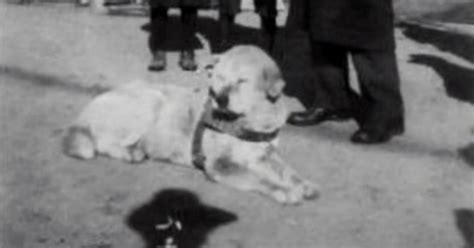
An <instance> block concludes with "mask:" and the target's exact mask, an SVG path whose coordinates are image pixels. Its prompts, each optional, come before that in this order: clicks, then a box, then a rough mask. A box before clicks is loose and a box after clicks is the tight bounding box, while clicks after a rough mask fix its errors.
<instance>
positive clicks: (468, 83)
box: [410, 43, 474, 104]
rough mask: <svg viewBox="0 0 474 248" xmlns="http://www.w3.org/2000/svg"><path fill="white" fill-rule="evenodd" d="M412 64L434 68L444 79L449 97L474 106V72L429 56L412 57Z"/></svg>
mask: <svg viewBox="0 0 474 248" xmlns="http://www.w3.org/2000/svg"><path fill="white" fill-rule="evenodd" d="M473 44H474V43H473ZM472 48H473V49H474V45H473V46H472ZM473 55H474V54H473ZM410 62H412V63H415V64H420V65H426V66H429V67H431V68H433V69H434V70H435V71H436V73H438V74H439V75H440V76H441V78H442V79H443V82H444V87H445V89H446V93H447V94H448V96H450V97H453V98H456V99H458V100H461V101H465V102H468V103H471V104H474V70H472V69H468V68H465V67H461V66H459V65H455V64H453V63H450V62H448V61H446V60H445V59H443V58H440V57H437V56H433V55H427V54H415V55H412V56H411V60H410Z"/></svg>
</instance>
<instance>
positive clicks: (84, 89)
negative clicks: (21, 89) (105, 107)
mask: <svg viewBox="0 0 474 248" xmlns="http://www.w3.org/2000/svg"><path fill="white" fill-rule="evenodd" d="M0 75H5V76H7V77H11V78H13V79H18V80H19V81H18V82H25V83H28V84H31V85H37V86H41V87H51V88H57V89H61V90H65V91H74V92H78V93H81V94H86V95H98V94H100V93H103V92H105V91H107V90H108V88H106V87H103V86H100V85H91V86H83V85H81V84H80V82H78V81H77V80H76V81H75V80H68V79H65V78H60V77H58V76H55V75H50V74H45V73H41V72H34V71H29V70H26V69H23V68H20V67H16V66H6V65H0Z"/></svg>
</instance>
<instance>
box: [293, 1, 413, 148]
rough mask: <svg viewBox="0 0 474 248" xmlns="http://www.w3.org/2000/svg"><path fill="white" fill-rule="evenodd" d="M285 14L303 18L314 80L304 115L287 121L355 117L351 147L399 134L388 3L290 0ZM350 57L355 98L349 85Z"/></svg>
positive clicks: (314, 121) (302, 122)
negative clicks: (356, 81) (311, 99)
mask: <svg viewBox="0 0 474 248" xmlns="http://www.w3.org/2000/svg"><path fill="white" fill-rule="evenodd" d="M291 8H299V10H296V9H293V10H290V16H291V15H292V13H298V14H299V16H301V17H302V18H289V19H290V20H293V19H294V20H293V21H292V23H293V24H292V25H294V24H299V25H304V26H305V27H304V28H306V29H307V30H308V32H309V36H310V42H311V49H312V53H311V55H312V61H313V73H314V74H313V76H314V83H315V84H317V87H316V88H317V90H316V92H315V95H314V103H313V106H312V107H311V108H309V109H308V110H307V111H305V112H297V113H293V114H292V115H291V116H290V118H289V123H292V124H294V125H314V124H319V123H321V122H323V121H328V120H343V119H347V118H355V119H356V120H357V122H358V124H359V130H357V131H356V132H355V133H354V134H353V135H352V137H351V141H352V142H354V143H363V144H372V143H382V142H386V141H388V140H390V139H391V138H392V136H394V135H399V134H401V133H403V132H404V110H403V101H402V96H401V94H400V79H399V74H398V68H397V61H396V57H395V38H394V12H393V6H392V0H357V1H354V0H317V1H311V0H294V1H292V6H291ZM349 55H350V56H351V58H352V61H353V63H354V67H355V70H356V72H357V76H358V79H359V84H360V90H361V92H360V94H357V93H356V92H355V91H353V90H352V89H351V87H350V85H349V69H348V68H349V66H348V57H349Z"/></svg>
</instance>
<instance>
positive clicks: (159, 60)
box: [148, 7, 168, 71]
mask: <svg viewBox="0 0 474 248" xmlns="http://www.w3.org/2000/svg"><path fill="white" fill-rule="evenodd" d="M167 22H168V8H166V7H152V8H151V10H150V35H149V37H148V47H149V48H150V52H151V54H152V56H153V59H152V61H151V63H150V65H149V67H148V69H150V70H154V71H161V70H163V69H165V67H166V54H165V51H164V46H165V42H166V36H167Z"/></svg>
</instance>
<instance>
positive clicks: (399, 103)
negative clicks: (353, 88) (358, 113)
mask: <svg viewBox="0 0 474 248" xmlns="http://www.w3.org/2000/svg"><path fill="white" fill-rule="evenodd" d="M352 58H353V61H354V66H355V68H356V71H357V74H358V78H359V83H360V88H361V94H362V104H361V110H362V114H363V119H362V121H361V123H360V126H361V127H360V130H359V131H358V132H356V133H355V134H354V136H353V137H352V141H354V142H356V143H381V142H385V141H388V140H390V138H391V137H392V136H393V135H397V134H401V133H403V131H404V107H403V100H402V96H401V93H400V78H399V74H398V68H397V61H396V57H395V53H394V51H360V50H357V51H352Z"/></svg>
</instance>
